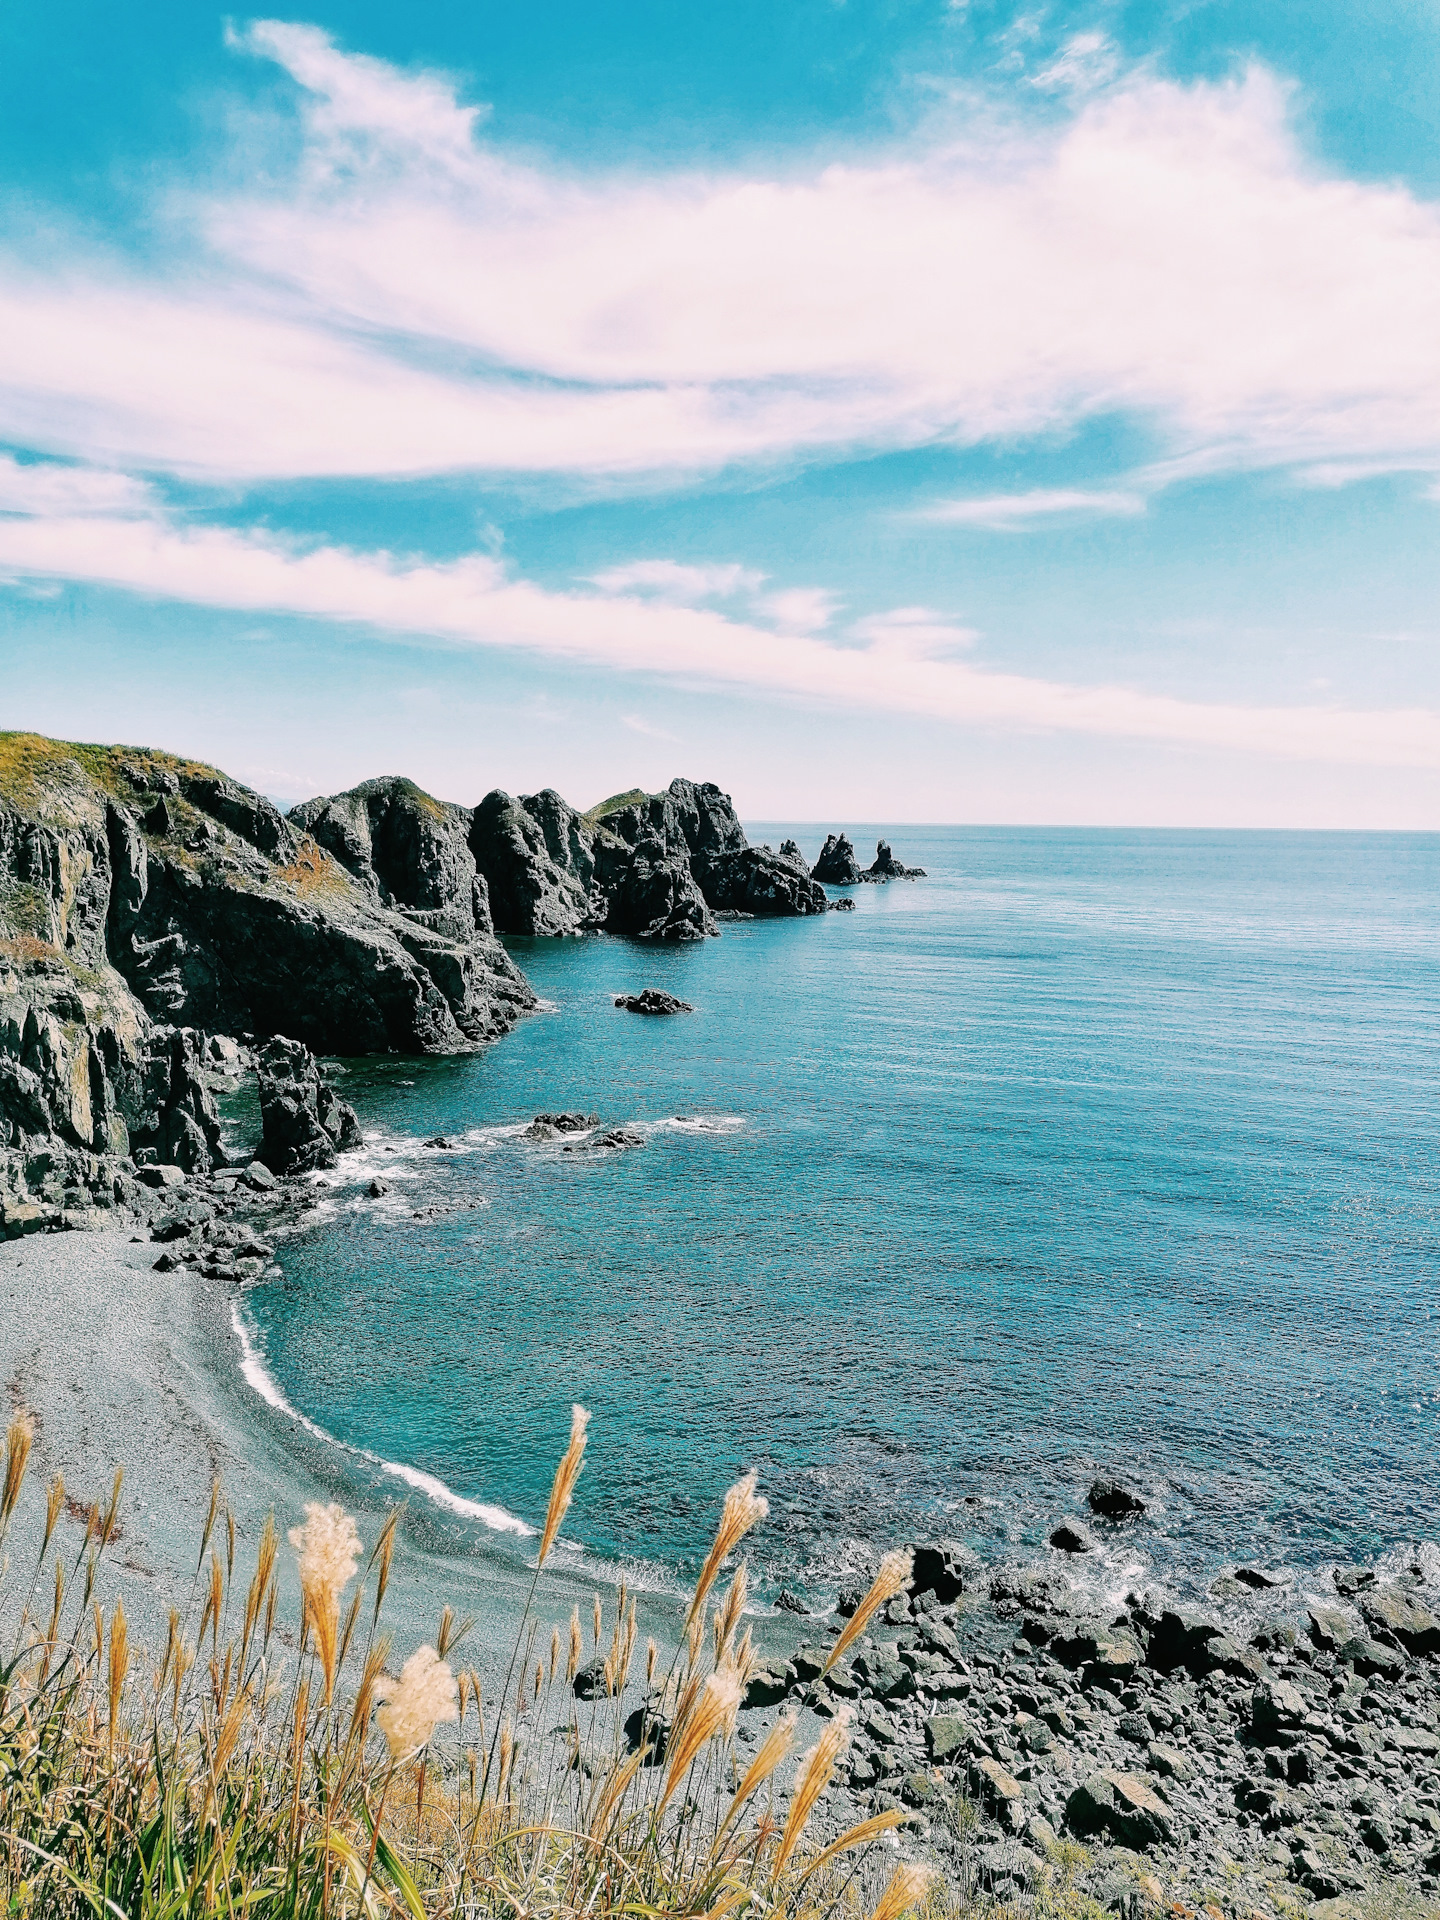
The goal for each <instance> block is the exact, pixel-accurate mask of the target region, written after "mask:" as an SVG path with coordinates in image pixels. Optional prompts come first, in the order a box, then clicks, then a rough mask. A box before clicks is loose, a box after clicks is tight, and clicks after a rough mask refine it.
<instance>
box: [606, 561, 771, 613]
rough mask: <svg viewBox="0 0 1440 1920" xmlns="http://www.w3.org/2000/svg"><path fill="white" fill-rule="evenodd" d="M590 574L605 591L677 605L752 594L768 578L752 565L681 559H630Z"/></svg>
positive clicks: (694, 604)
mask: <svg viewBox="0 0 1440 1920" xmlns="http://www.w3.org/2000/svg"><path fill="white" fill-rule="evenodd" d="M590 577H591V583H592V584H593V585H594V586H597V587H599V589H600V591H601V592H602V593H651V594H654V596H655V597H656V599H657V600H671V601H673V602H674V603H675V604H676V605H677V606H696V605H698V604H699V603H700V602H701V601H702V600H731V599H734V598H735V596H736V595H737V594H753V593H756V592H758V590H759V588H760V585H761V582H762V581H763V580H764V578H765V576H764V574H763V573H757V572H756V571H755V570H754V568H753V567H742V566H740V565H738V564H734V563H730V562H726V563H723V564H721V565H718V566H705V567H696V566H687V565H685V564H684V563H683V562H681V561H678V560H629V561H626V562H625V564H624V565H622V566H617V567H606V568H605V570H604V571H603V572H602V573H596V574H592V575H591V576H590Z"/></svg>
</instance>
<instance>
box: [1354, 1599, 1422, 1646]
mask: <svg viewBox="0 0 1440 1920" xmlns="http://www.w3.org/2000/svg"><path fill="white" fill-rule="evenodd" d="M1360 1611H1361V1613H1362V1615H1363V1616H1364V1619H1365V1624H1366V1626H1368V1627H1369V1629H1370V1631H1371V1633H1372V1635H1374V1636H1376V1637H1377V1638H1378V1637H1379V1636H1381V1635H1385V1636H1387V1637H1388V1638H1389V1639H1391V1640H1395V1641H1398V1642H1399V1644H1400V1645H1401V1646H1402V1647H1404V1648H1405V1650H1406V1652H1407V1653H1415V1654H1435V1653H1440V1620H1437V1619H1436V1617H1435V1615H1434V1614H1433V1613H1431V1612H1430V1611H1429V1609H1428V1608H1427V1607H1422V1606H1421V1605H1420V1603H1419V1602H1418V1601H1417V1600H1416V1599H1415V1598H1414V1597H1413V1595H1411V1594H1409V1593H1407V1592H1406V1591H1405V1589H1404V1588H1403V1587H1394V1586H1387V1587H1374V1588H1372V1589H1371V1590H1370V1591H1369V1592H1366V1593H1362V1594H1361V1596H1360Z"/></svg>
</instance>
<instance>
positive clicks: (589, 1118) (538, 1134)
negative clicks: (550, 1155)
mask: <svg viewBox="0 0 1440 1920" xmlns="http://www.w3.org/2000/svg"><path fill="white" fill-rule="evenodd" d="M599 1124H600V1116H599V1114H598V1113H537V1114H536V1116H535V1118H534V1119H533V1120H532V1121H531V1123H530V1125H529V1126H528V1127H527V1128H526V1129H525V1137H526V1139H528V1140H553V1139H554V1137H555V1135H556V1134H557V1133H588V1132H589V1130H590V1128H591V1127H596V1126H598V1125H599Z"/></svg>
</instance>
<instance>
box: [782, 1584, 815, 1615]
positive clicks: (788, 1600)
mask: <svg viewBox="0 0 1440 1920" xmlns="http://www.w3.org/2000/svg"><path fill="white" fill-rule="evenodd" d="M774 1606H775V1610H776V1612H777V1613H803V1614H808V1613H809V1611H810V1609H809V1607H807V1606H806V1604H805V1602H804V1601H803V1600H802V1599H801V1598H800V1596H799V1594H798V1593H791V1591H790V1589H789V1588H788V1587H782V1588H781V1589H780V1591H779V1593H777V1594H776V1596H775V1600H774Z"/></svg>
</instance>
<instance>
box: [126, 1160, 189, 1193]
mask: <svg viewBox="0 0 1440 1920" xmlns="http://www.w3.org/2000/svg"><path fill="white" fill-rule="evenodd" d="M135 1178H136V1179H137V1180H138V1181H139V1182H140V1183H141V1185H142V1186H146V1187H162V1188H164V1187H183V1186H184V1184H185V1169H184V1168H183V1167H173V1166H167V1165H166V1164H165V1163H164V1162H163V1161H152V1162H151V1164H150V1165H149V1166H145V1167H137V1168H136V1169H135Z"/></svg>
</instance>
